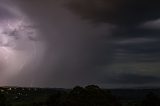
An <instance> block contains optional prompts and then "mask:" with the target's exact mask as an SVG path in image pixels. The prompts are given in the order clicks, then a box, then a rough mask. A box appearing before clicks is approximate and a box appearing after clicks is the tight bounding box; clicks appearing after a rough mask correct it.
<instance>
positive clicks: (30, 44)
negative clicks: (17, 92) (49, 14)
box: [0, 5, 43, 84]
mask: <svg viewBox="0 0 160 106" xmlns="http://www.w3.org/2000/svg"><path fill="white" fill-rule="evenodd" d="M11 7H12V6H7V5H4V6H3V7H2V8H3V9H4V10H5V9H7V11H8V12H9V13H10V14H13V15H14V16H13V17H8V18H4V19H0V81H1V82H0V84H3V81H4V80H6V79H8V78H10V77H12V76H15V75H17V74H19V73H20V72H21V71H23V70H25V68H26V67H27V66H29V67H30V68H31V64H33V63H34V65H35V66H36V65H37V64H38V62H39V59H40V58H41V57H42V54H43V43H42V41H39V40H38V39H39V33H38V30H37V29H36V27H35V25H34V23H32V22H31V21H30V20H28V18H27V17H26V16H25V15H24V14H21V12H20V11H18V9H16V8H11ZM4 15H5V14H4ZM35 66H34V67H35ZM30 68H27V69H30Z"/></svg>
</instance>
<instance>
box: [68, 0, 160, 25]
mask: <svg viewBox="0 0 160 106" xmlns="http://www.w3.org/2000/svg"><path fill="white" fill-rule="evenodd" d="M69 7H70V8H71V9H72V10H73V11H75V13H77V14H79V15H81V16H82V17H83V18H85V19H89V20H92V21H95V22H107V23H114V24H121V25H124V26H126V25H128V26H131V25H137V24H139V23H142V22H145V21H148V20H154V19H157V18H159V17H160V14H158V12H159V10H160V6H159V1H157V0H132V1H131V0H112V1H111V0H98V1H97V0H71V2H70V4H69Z"/></svg>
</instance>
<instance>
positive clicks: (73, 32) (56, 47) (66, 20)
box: [15, 0, 160, 87]
mask: <svg viewBox="0 0 160 106" xmlns="http://www.w3.org/2000/svg"><path fill="white" fill-rule="evenodd" d="M16 1H17V5H18V6H20V9H21V10H22V11H23V12H24V13H25V14H26V15H27V16H28V17H29V18H30V19H31V20H32V21H33V22H35V23H36V24H38V27H37V29H38V30H39V31H40V33H41V34H40V35H41V36H42V37H43V40H45V41H46V43H47V51H46V54H45V59H44V60H43V65H42V67H41V68H40V69H39V70H38V73H35V75H36V78H35V86H42V87H45V86H47V87H48V86H51V87H70V86H72V85H73V86H74V85H84V84H101V85H105V84H106V83H107V84H112V83H115V82H116V83H117V84H122V85H123V84H124V83H127V84H129V83H130V84H136V83H137V84H148V83H150V82H153V81H156V82H159V81H160V80H159V78H158V77H157V76H154V75H153V76H152V75H147V76H146V75H143V73H147V72H141V70H134V69H131V70H127V71H128V73H129V74H125V73H124V72H123V71H121V72H120V71H119V70H120V69H119V68H116V67H115V69H114V70H115V71H116V72H112V71H110V70H109V69H108V66H110V65H111V64H113V66H114V65H115V64H116V65H117V64H118V65H121V64H120V63H130V62H133V61H134V62H133V64H135V63H136V62H137V63H139V62H140V63H144V64H145V62H153V63H154V62H159V60H160V56H159V54H160V48H159V47H160V41H159V39H160V38H159V34H160V31H159V30H157V29H155V28H154V27H152V28H146V27H144V26H147V25H148V23H147V22H150V21H154V20H157V19H159V18H160V14H158V13H159V10H160V6H159V3H158V2H157V1H155V0H152V1H142V0H134V1H133V0H132V1H131V0H59V1H58V0H45V1H42V0H41V1H40V0H16ZM15 4H16V3H15ZM146 23H147V24H146ZM149 24H152V26H154V25H153V23H149ZM126 66H127V64H126ZM103 67H105V68H103ZM135 67H136V66H135ZM132 71H139V72H137V73H135V74H132ZM147 71H148V70H147ZM117 72H119V74H120V75H117V74H115V73H117ZM130 73H131V74H130ZM31 74H32V73H31ZM26 77H27V78H28V79H29V78H30V77H29V75H28V76H26ZM104 77H105V78H104ZM111 77H112V78H111ZM21 79H24V78H22V77H21V78H20V80H21ZM138 79H139V80H141V81H140V82H138ZM23 81H24V80H23ZM117 86H118V85H117Z"/></svg>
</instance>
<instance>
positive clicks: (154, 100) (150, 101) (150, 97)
mask: <svg viewBox="0 0 160 106" xmlns="http://www.w3.org/2000/svg"><path fill="white" fill-rule="evenodd" d="M142 106H160V98H159V97H158V96H157V95H156V94H154V93H153V92H151V93H149V94H147V95H146V97H145V99H144V100H143V101H142Z"/></svg>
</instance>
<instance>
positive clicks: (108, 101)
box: [63, 85, 121, 106]
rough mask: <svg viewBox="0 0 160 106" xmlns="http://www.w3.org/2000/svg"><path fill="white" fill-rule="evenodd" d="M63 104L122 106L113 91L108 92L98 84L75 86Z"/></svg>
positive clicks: (67, 105)
mask: <svg viewBox="0 0 160 106" xmlns="http://www.w3.org/2000/svg"><path fill="white" fill-rule="evenodd" d="M63 106H121V104H120V103H119V102H118V101H117V100H116V98H115V97H114V96H112V95H111V93H106V92H105V91H104V90H102V89H100V88H99V87H98V86H96V85H89V86H86V87H85V88H82V87H79V86H77V87H75V88H73V90H71V92H70V93H69V94H68V96H67V97H66V101H65V102H64V104H63Z"/></svg>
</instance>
